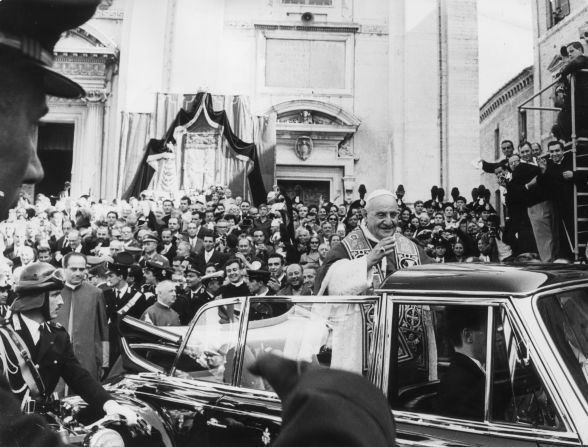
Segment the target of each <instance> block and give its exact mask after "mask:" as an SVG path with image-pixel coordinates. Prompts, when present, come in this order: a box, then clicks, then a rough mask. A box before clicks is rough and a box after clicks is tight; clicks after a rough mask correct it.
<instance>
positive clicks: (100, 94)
mask: <svg viewBox="0 0 588 447" xmlns="http://www.w3.org/2000/svg"><path fill="white" fill-rule="evenodd" d="M109 95H110V93H109V92H107V91H106V90H102V89H98V90H86V96H85V97H84V98H82V101H83V102H85V103H87V104H88V105H90V104H98V103H105V102H106V100H107V99H108V96H109Z"/></svg>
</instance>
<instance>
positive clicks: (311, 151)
mask: <svg viewBox="0 0 588 447" xmlns="http://www.w3.org/2000/svg"><path fill="white" fill-rule="evenodd" d="M266 113H267V114H269V113H276V115H277V124H276V140H277V144H276V182H277V184H278V186H280V187H281V189H282V190H285V191H286V192H292V191H293V190H294V188H295V187H296V185H299V186H300V187H301V189H302V194H303V196H305V199H304V201H305V203H311V204H312V203H315V204H318V201H319V197H320V196H321V195H322V196H323V200H324V201H325V202H326V201H336V202H338V203H341V202H343V201H345V199H347V198H350V197H351V196H352V195H353V190H354V187H355V163H356V162H357V161H358V160H359V154H358V153H357V152H356V151H355V149H354V147H353V136H354V135H355V132H357V129H358V128H359V126H360V124H361V121H360V120H359V119H358V118H357V117H356V116H354V115H353V114H351V113H349V112H347V111H345V110H343V109H342V108H341V107H339V106H336V105H334V104H329V103H326V102H323V101H317V100H309V99H299V100H293V101H286V102H283V103H280V104H276V105H274V106H273V107H271V108H270V109H269V110H268V111H267V112H266Z"/></svg>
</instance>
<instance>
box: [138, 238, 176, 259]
mask: <svg viewBox="0 0 588 447" xmlns="http://www.w3.org/2000/svg"><path fill="white" fill-rule="evenodd" d="M158 245H159V238H158V237H157V235H156V234H154V233H149V234H147V235H146V236H145V237H144V238H143V256H141V258H140V259H139V264H141V265H143V266H144V265H145V264H144V263H145V262H147V261H157V262H162V263H163V264H165V265H166V266H169V260H168V259H167V258H166V257H165V256H163V255H160V254H159V253H157V246H158Z"/></svg>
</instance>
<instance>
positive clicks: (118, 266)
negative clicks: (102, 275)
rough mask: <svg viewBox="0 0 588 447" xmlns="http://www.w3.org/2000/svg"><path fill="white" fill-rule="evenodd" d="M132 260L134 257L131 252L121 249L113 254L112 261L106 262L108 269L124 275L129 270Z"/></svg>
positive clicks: (133, 260)
mask: <svg viewBox="0 0 588 447" xmlns="http://www.w3.org/2000/svg"><path fill="white" fill-rule="evenodd" d="M134 262H135V258H133V255H132V254H130V253H128V252H126V251H121V252H120V253H117V254H116V255H115V256H114V258H113V261H112V262H109V263H108V271H109V272H113V273H116V274H117V275H122V276H125V277H126V276H127V274H128V271H129V267H130V266H131V265H132V264H133V263H134Z"/></svg>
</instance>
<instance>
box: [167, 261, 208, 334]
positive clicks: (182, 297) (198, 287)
mask: <svg viewBox="0 0 588 447" xmlns="http://www.w3.org/2000/svg"><path fill="white" fill-rule="evenodd" d="M185 277H186V285H187V289H186V290H184V291H183V292H182V293H181V294H179V295H178V298H177V299H176V302H175V303H174V304H173V306H172V308H173V309H174V310H175V311H176V312H177V313H178V314H179V315H180V322H181V323H182V324H183V325H185V324H190V321H192V318H194V315H196V312H198V310H199V309H200V308H201V307H202V306H204V305H205V304H206V303H207V302H208V301H210V300H211V299H212V298H210V295H208V294H207V293H204V286H203V285H202V272H201V271H200V270H199V269H198V267H196V265H195V264H194V263H193V262H191V263H189V264H188V266H187V268H186V272H185Z"/></svg>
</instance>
